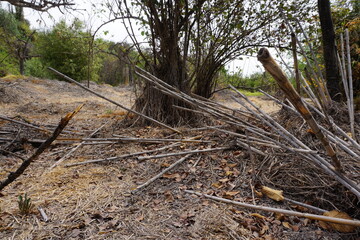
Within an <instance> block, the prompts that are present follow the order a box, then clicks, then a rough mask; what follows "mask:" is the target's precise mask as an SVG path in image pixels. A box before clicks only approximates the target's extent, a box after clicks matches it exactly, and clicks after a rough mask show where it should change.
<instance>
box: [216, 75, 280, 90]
mask: <svg viewBox="0 0 360 240" xmlns="http://www.w3.org/2000/svg"><path fill="white" fill-rule="evenodd" d="M225 74H226V76H225V77H222V78H223V82H222V83H221V85H222V86H227V85H229V84H231V85H233V86H234V87H236V88H239V89H243V90H246V91H248V92H253V93H256V90H257V89H262V90H264V91H268V92H274V91H275V89H276V83H275V80H274V79H273V78H272V77H271V76H270V74H268V73H259V72H257V73H253V74H251V75H250V76H242V74H241V72H238V73H233V74H229V73H225ZM255 95H256V94H255Z"/></svg>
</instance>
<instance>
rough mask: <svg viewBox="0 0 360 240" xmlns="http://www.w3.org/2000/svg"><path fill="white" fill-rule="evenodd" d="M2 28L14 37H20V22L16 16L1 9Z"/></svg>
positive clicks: (0, 24) (0, 22)
mask: <svg viewBox="0 0 360 240" xmlns="http://www.w3.org/2000/svg"><path fill="white" fill-rule="evenodd" d="M0 28H2V29H3V30H4V31H5V32H7V33H10V34H12V35H19V33H20V32H19V29H18V21H17V20H16V18H15V16H14V14H11V13H10V12H8V11H5V10H4V9H2V8H0Z"/></svg>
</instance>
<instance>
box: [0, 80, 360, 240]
mask: <svg viewBox="0 0 360 240" xmlns="http://www.w3.org/2000/svg"><path fill="white" fill-rule="evenodd" d="M90 89H92V90H94V91H96V92H98V93H100V94H103V95H104V96H106V97H108V98H111V99H112V100H114V101H116V102H118V103H121V104H122V105H124V106H126V107H129V108H130V107H131V106H132V104H133V102H134V99H135V93H134V92H133V91H132V88H131V87H112V86H109V85H97V84H94V83H91V85H90ZM230 96H231V92H230V91H227V92H220V93H218V94H217V95H216V96H215V97H214V100H215V101H217V102H219V103H222V104H225V105H227V106H229V107H232V108H238V104H237V103H236V102H234V101H232V99H231V97H230ZM250 98H251V99H252V101H253V102H254V103H256V104H257V105H258V106H260V107H261V108H262V109H263V110H265V111H267V112H268V113H270V114H275V113H277V112H278V111H279V109H280V108H279V107H278V106H277V105H275V104H274V103H273V102H271V101H269V100H266V99H265V97H262V96H260V97H250ZM81 104H85V105H84V106H83V107H82V109H81V110H80V112H79V113H78V114H77V115H76V116H75V117H74V118H73V119H72V120H71V121H70V123H69V124H68V126H67V127H66V128H65V130H67V131H69V132H68V133H66V134H64V135H61V136H60V138H61V139H58V140H56V141H55V142H54V143H53V144H52V145H51V146H50V148H49V149H47V150H46V151H45V152H44V153H43V154H42V155H40V157H39V158H38V159H36V160H35V161H34V162H33V163H32V164H31V165H30V167H29V168H28V169H26V171H25V173H24V174H23V175H21V176H20V177H19V178H18V179H16V180H15V181H14V182H13V183H11V184H10V185H9V186H7V187H5V188H4V189H3V190H2V191H1V192H0V239H173V240H180V239H184V240H185V239H202V240H211V239H266V240H270V239H356V236H358V235H356V236H355V235H354V234H341V233H338V232H334V231H327V230H324V229H322V228H321V227H320V225H319V223H318V222H316V221H314V220H309V219H303V218H298V217H289V216H284V215H279V214H273V213H269V212H262V211H255V210H250V209H246V208H240V207H237V206H234V205H230V204H224V203H220V202H215V201H212V200H209V199H206V198H201V197H197V196H195V195H192V194H188V193H186V192H185V191H184V190H186V189H190V190H194V191H197V192H201V193H206V194H210V195H214V196H219V197H223V198H227V199H232V200H236V201H240V202H245V203H250V204H253V203H256V204H259V205H266V206H272V207H281V208H284V209H294V206H293V205H292V204H288V203H283V202H282V203H277V202H275V201H272V200H270V199H267V198H265V197H264V196H261V194H260V193H259V192H257V191H255V190H254V189H255V188H256V186H254V182H253V179H252V176H253V174H252V173H253V171H254V166H253V165H252V163H251V157H250V156H249V154H248V152H247V151H246V150H241V149H238V150H234V151H217V152H210V153H204V154H194V155H192V156H190V157H189V158H188V159H187V160H186V161H184V162H183V163H182V164H180V165H179V166H177V167H176V168H174V169H172V170H171V171H170V172H168V173H165V174H163V175H162V177H161V178H159V179H157V180H156V181H154V182H153V183H152V184H150V185H149V186H147V187H145V188H144V189H142V190H141V191H138V192H136V193H134V192H132V190H134V189H135V188H136V187H137V186H139V185H141V184H142V183H144V182H146V181H147V180H149V179H150V178H152V177H153V176H155V175H156V174H158V173H159V172H161V171H162V170H163V169H165V168H166V167H169V166H170V165H171V164H172V163H174V162H175V161H177V160H178V159H180V158H181V157H182V156H180V157H179V156H178V157H166V158H160V159H151V160H139V159H137V158H136V157H128V158H123V159H120V160H117V161H105V162H99V163H90V164H84V165H76V166H65V165H66V164H73V163H77V162H83V161H88V160H94V159H104V158H109V157H114V156H120V155H124V154H129V153H137V152H142V151H150V150H155V149H159V148H161V147H164V146H165V147H166V146H168V145H170V143H169V142H162V143H144V142H136V141H121V142H117V143H111V144H109V143H103V144H99V143H97V144H89V143H86V144H82V145H81V147H79V148H78V149H77V150H76V151H73V152H72V153H71V154H70V155H69V156H67V157H66V158H65V159H62V157H63V156H65V155H66V154H67V153H69V152H70V151H71V150H72V149H74V148H75V147H76V146H77V145H78V144H79V143H80V142H81V141H80V140H81V138H86V137H89V136H90V135H91V134H92V133H93V132H94V131H95V130H96V129H98V128H99V127H101V126H103V128H102V129H101V130H99V131H98V132H97V133H96V134H95V135H93V136H92V137H94V138H112V137H114V135H115V136H116V137H119V136H121V137H128V138H130V137H132V138H159V139H160V138H161V139H174V138H184V139H188V138H194V137H196V139H199V140H203V141H204V142H183V143H181V144H179V145H176V146H173V147H171V148H168V149H166V150H165V151H163V152H162V153H165V152H178V151H185V150H190V149H205V148H214V147H218V145H219V143H221V142H224V141H227V136H226V135H225V134H220V133H218V132H214V131H211V130H195V129H191V128H187V127H181V128H180V130H181V131H182V133H183V134H182V135H181V136H180V135H178V134H174V133H173V132H171V131H170V130H167V129H162V128H158V127H138V126H129V125H125V124H123V123H122V120H123V119H124V118H125V116H126V114H127V112H126V111H124V110H123V109H120V108H118V107H116V106H114V105H112V104H111V103H109V102H107V101H105V100H103V99H100V98H99V97H96V96H94V95H92V94H91V93H88V92H86V91H84V90H83V89H81V88H79V87H77V86H76V85H74V84H70V83H67V82H64V81H56V80H52V81H50V80H41V79H35V78H17V77H8V78H2V79H0V115H1V116H6V117H9V118H12V119H16V120H18V121H22V122H27V123H30V124H33V125H36V126H39V127H42V128H47V129H54V128H55V127H56V126H57V124H58V123H59V121H60V119H61V118H62V117H64V116H65V115H66V114H67V113H68V112H71V111H73V110H75V108H76V107H77V106H79V105H81ZM11 136H15V137H16V139H18V140H19V141H18V142H9V141H7V140H6V139H11ZM47 137H49V133H47V132H44V131H39V130H37V129H33V128H28V127H26V126H22V125H18V124H16V123H13V122H9V121H5V120H1V119H0V149H2V150H4V149H6V151H7V153H9V152H11V153H13V154H6V152H2V153H0V181H2V180H4V179H5V178H6V177H7V175H8V173H9V171H14V170H15V169H17V168H18V166H19V165H20V164H21V161H22V160H21V159H20V158H18V157H16V156H15V155H14V154H16V155H18V156H19V155H20V156H21V157H22V158H28V157H30V156H31V155H32V154H33V153H34V151H35V150H36V148H37V147H38V146H39V143H38V142H37V141H36V140H39V139H42V140H44V139H46V138H47ZM4 139H5V140H4ZM20 140H21V141H20ZM159 152H160V151H159ZM155 154H156V153H155ZM60 159H61V160H62V162H61V163H59V165H58V166H56V167H54V168H51V166H53V165H54V164H55V163H56V162H57V161H59V160H60ZM25 193H27V195H28V196H29V197H30V198H31V202H32V204H33V206H34V207H33V208H32V210H31V212H30V214H29V215H26V216H23V215H21V214H20V213H19V208H18V196H19V195H24V194H25ZM305 200H306V199H304V201H305ZM38 208H42V209H43V210H44V211H45V213H46V214H47V216H48V218H49V220H48V221H44V219H43V218H42V216H41V215H40V213H39V211H38ZM295 208H296V207H295ZM297 209H298V208H297Z"/></svg>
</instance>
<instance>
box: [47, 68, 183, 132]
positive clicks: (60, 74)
mask: <svg viewBox="0 0 360 240" xmlns="http://www.w3.org/2000/svg"><path fill="white" fill-rule="evenodd" d="M48 69H49V70H51V71H52V72H54V73H56V74H57V75H59V76H61V77H63V78H65V79H66V80H68V81H69V82H72V83H74V84H75V85H77V86H79V87H81V88H82V89H84V90H86V91H88V92H90V93H92V94H94V95H96V96H98V97H100V98H102V99H104V100H106V101H108V102H111V103H112V104H115V105H116V106H118V107H120V108H122V109H124V110H126V111H128V112H131V113H133V114H135V115H138V116H140V117H142V118H145V119H146V120H149V121H151V122H153V123H155V124H157V125H160V126H162V127H165V128H167V129H170V130H172V131H174V132H176V133H181V132H180V131H179V130H176V129H175V128H172V127H170V126H168V125H166V124H165V123H162V122H159V121H158V120H155V119H153V118H151V117H149V116H146V115H144V114H142V113H139V112H137V111H135V110H132V109H130V108H127V107H125V106H123V105H122V104H120V103H118V102H115V101H113V100H111V99H109V98H107V97H104V96H103V95H101V94H99V93H97V92H95V91H93V90H91V89H89V88H87V87H85V86H84V85H82V84H81V83H79V82H77V81H75V80H74V79H72V78H70V77H68V76H66V75H65V74H63V73H61V72H59V71H57V70H55V69H53V68H51V67H48Z"/></svg>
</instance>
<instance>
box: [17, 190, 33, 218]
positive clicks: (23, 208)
mask: <svg viewBox="0 0 360 240" xmlns="http://www.w3.org/2000/svg"><path fill="white" fill-rule="evenodd" d="M18 206H19V211H20V214H21V215H28V214H29V213H30V211H31V209H32V208H33V204H32V203H31V198H29V197H28V196H27V194H26V193H25V194H24V197H23V196H21V195H19V200H18Z"/></svg>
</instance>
